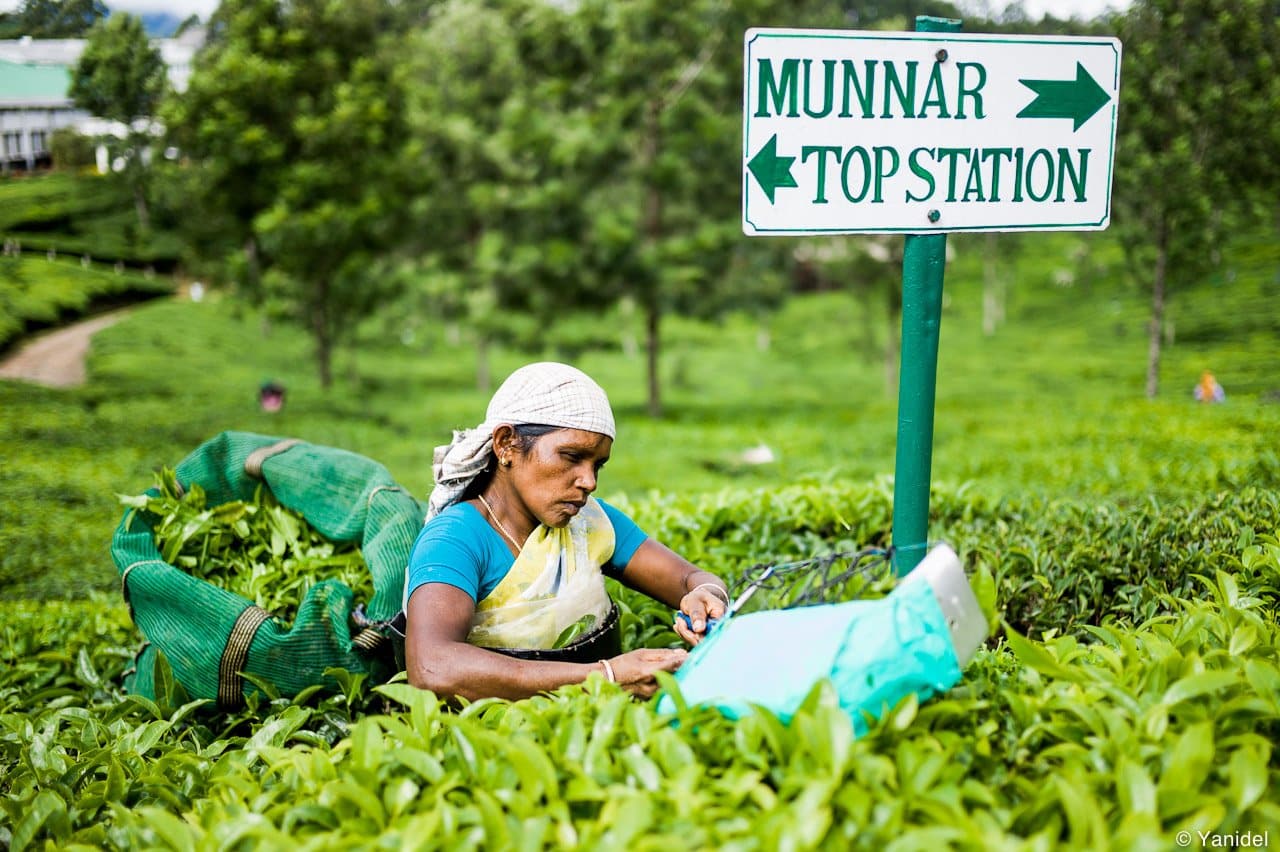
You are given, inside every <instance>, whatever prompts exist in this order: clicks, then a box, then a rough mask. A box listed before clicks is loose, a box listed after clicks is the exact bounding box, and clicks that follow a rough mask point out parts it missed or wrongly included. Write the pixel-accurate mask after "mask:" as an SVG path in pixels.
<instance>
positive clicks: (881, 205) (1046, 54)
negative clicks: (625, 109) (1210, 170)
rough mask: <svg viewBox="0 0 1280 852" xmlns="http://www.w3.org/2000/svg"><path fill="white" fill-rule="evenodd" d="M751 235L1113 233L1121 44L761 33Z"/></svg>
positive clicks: (746, 174)
mask: <svg viewBox="0 0 1280 852" xmlns="http://www.w3.org/2000/svg"><path fill="white" fill-rule="evenodd" d="M744 77H745V83H744V92H743V95H744V97H743V136H742V138H743V171H742V177H743V195H742V199H743V200H742V227H743V231H745V232H746V233H747V234H749V235H764V234H779V235H784V234H792V235H794V234H858V233H894V232H907V233H916V234H927V233H947V232H952V231H1036V230H1046V231H1053V230H1073V231H1074V230H1081V231H1084V230H1101V229H1103V228H1105V227H1107V224H1108V222H1109V220H1110V218H1111V173H1112V164H1113V161H1114V153H1115V138H1116V113H1117V109H1118V106H1119V95H1120V42H1119V41H1118V40H1116V39H1113V38H1069V37H1061V36H1030V35H1028V36H1005V35H994V36H993V35H961V34H958V33H919V32H917V33H889V32H856V31H837V30H782V29H753V30H748V31H747V34H746V64H745V73H744Z"/></svg>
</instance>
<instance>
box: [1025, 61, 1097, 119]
mask: <svg viewBox="0 0 1280 852" xmlns="http://www.w3.org/2000/svg"><path fill="white" fill-rule="evenodd" d="M1018 82H1019V83H1021V84H1022V85H1024V86H1026V87H1027V88H1028V89H1030V90H1031V91H1033V92H1035V93H1036V97H1035V100H1033V101H1032V102H1031V103H1029V104H1027V105H1026V106H1025V107H1023V109H1022V112H1020V113H1018V118H1070V119H1072V120H1073V121H1074V122H1075V127H1073V128H1071V132H1073V133H1074V132H1075V131H1077V130H1079V129H1080V128H1081V126H1083V125H1084V123H1085V122H1086V121H1088V120H1089V119H1090V118H1093V115H1094V113H1096V112H1097V111H1098V110H1100V109H1102V108H1103V107H1104V106H1105V105H1106V104H1107V101H1109V100H1111V96H1110V95H1108V94H1107V93H1106V92H1105V91H1104V90H1103V88H1102V87H1101V86H1099V85H1098V81H1097V80H1095V79H1093V77H1091V76H1090V75H1089V72H1088V71H1086V70H1084V66H1083V65H1082V64H1080V63H1079V62H1077V63H1076V78H1075V79H1074V80H1019V81H1018Z"/></svg>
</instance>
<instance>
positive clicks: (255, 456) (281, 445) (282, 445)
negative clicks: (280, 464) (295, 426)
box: [244, 438, 302, 479]
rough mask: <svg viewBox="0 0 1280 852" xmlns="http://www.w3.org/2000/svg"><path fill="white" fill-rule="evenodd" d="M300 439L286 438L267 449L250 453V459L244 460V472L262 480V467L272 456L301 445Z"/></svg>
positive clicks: (263, 448) (261, 448) (262, 448)
mask: <svg viewBox="0 0 1280 852" xmlns="http://www.w3.org/2000/svg"><path fill="white" fill-rule="evenodd" d="M301 443H302V441H301V440H299V439H298V438H285V439H284V440H283V441H277V442H276V443H274V444H271V445H270V446H267V447H258V449H256V450H254V451H253V452H251V453H249V457H248V458H247V459H245V460H244V472H245V473H247V474H249V475H250V476H252V477H253V478H254V479H261V478H262V465H263V464H264V463H265V462H266V460H267V459H269V458H271V457H272V456H277V455H279V454H280V453H283V452H284V451H285V450H287V449H289V448H290V447H293V446H296V445H297V444H301Z"/></svg>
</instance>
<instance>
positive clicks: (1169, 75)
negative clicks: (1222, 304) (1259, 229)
mask: <svg viewBox="0 0 1280 852" xmlns="http://www.w3.org/2000/svg"><path fill="white" fill-rule="evenodd" d="M1119 23H1120V25H1121V26H1120V32H1119V35H1120V37H1121V40H1122V41H1123V42H1124V44H1125V56H1124V66H1125V67H1124V74H1123V78H1124V82H1123V85H1122V86H1121V97H1122V105H1121V113H1120V114H1121V120H1120V123H1119V125H1118V128H1119V129H1118V132H1117V154H1116V198H1115V205H1116V217H1115V219H1116V225H1117V226H1118V229H1119V231H1120V234H1121V236H1122V239H1123V241H1124V245H1125V249H1126V252H1127V255H1128V259H1129V262H1130V266H1131V267H1132V270H1133V272H1134V273H1135V274H1136V275H1137V276H1138V278H1139V280H1142V281H1143V282H1147V281H1150V284H1151V293H1152V310H1151V323H1150V328H1149V332H1148V333H1149V340H1150V347H1149V351H1150V354H1149V356H1148V366H1147V395H1148V396H1155V394H1156V392H1157V389H1158V386H1159V375H1160V353H1161V341H1162V338H1163V335H1164V334H1165V327H1164V324H1165V317H1164V311H1165V298H1166V291H1167V290H1172V289H1179V290H1180V289H1184V288H1185V287H1186V286H1188V285H1190V284H1194V283H1195V282H1196V281H1197V280H1199V279H1201V278H1203V276H1204V273H1205V270H1206V269H1208V268H1211V267H1212V265H1213V264H1214V261H1215V260H1216V252H1215V247H1216V246H1217V245H1218V244H1219V243H1220V242H1221V241H1222V239H1223V238H1224V237H1225V236H1226V235H1227V234H1228V233H1230V231H1231V229H1232V228H1233V227H1235V223H1236V222H1237V221H1238V220H1239V218H1240V217H1241V216H1242V215H1243V216H1249V215H1252V214H1254V213H1256V212H1259V211H1260V210H1263V211H1265V210H1268V209H1269V205H1270V201H1271V198H1272V197H1273V196H1274V193H1275V190H1276V187H1277V186H1280V169H1278V168H1277V167H1276V165H1275V162H1274V161H1275V157H1274V156H1272V152H1273V151H1274V150H1275V146H1276V144H1277V142H1280V135H1278V134H1280V131H1278V130H1277V128H1276V122H1275V121H1274V120H1273V116H1274V115H1275V112H1276V110H1277V108H1280V82H1278V80H1280V78H1278V77H1277V75H1276V73H1275V70H1276V67H1277V64H1280V47H1278V46H1277V45H1280V29H1278V28H1277V24H1276V16H1275V9H1274V7H1273V6H1272V4H1270V3H1269V2H1267V0H1212V2H1205V0H1194V2H1187V0H1141V2H1138V3H1136V4H1135V5H1134V7H1133V9H1132V10H1131V11H1130V13H1129V14H1127V15H1126V16H1124V17H1123V18H1121V19H1119Z"/></svg>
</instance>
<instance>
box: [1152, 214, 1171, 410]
mask: <svg viewBox="0 0 1280 852" xmlns="http://www.w3.org/2000/svg"><path fill="white" fill-rule="evenodd" d="M1157 239H1158V242H1157V246H1156V248H1157V254H1156V270H1155V280H1154V281H1152V286H1151V325H1150V327H1149V328H1148V330H1147V341H1148V343H1147V399H1155V398H1156V393H1157V392H1158V391H1159V390H1160V342H1161V336H1162V335H1163V333H1164V297H1165V293H1164V287H1165V273H1166V271H1167V267H1168V262H1169V234H1168V229H1167V227H1166V225H1165V223H1164V222H1161V223H1160V231H1159V233H1158V238H1157Z"/></svg>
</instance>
